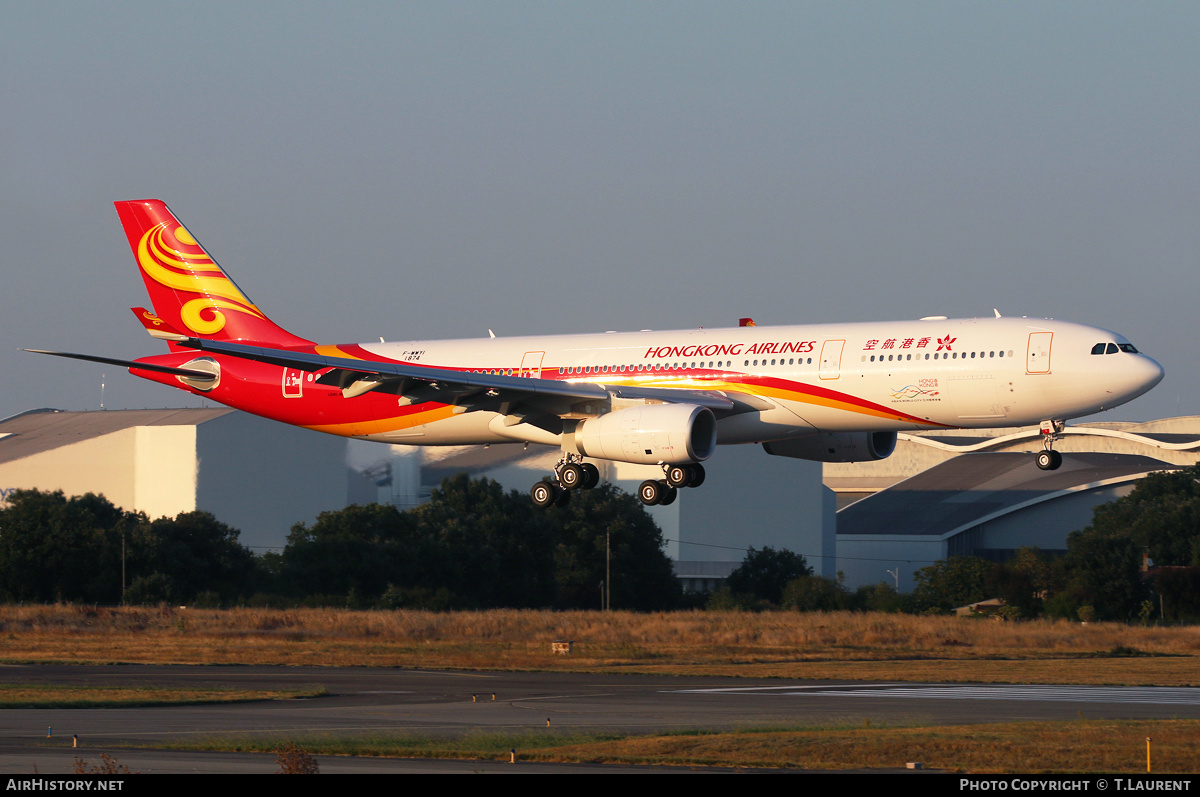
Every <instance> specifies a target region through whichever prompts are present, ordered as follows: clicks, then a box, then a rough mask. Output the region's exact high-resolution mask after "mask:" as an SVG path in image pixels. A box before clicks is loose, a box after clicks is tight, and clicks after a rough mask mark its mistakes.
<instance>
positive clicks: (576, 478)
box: [558, 462, 584, 490]
mask: <svg viewBox="0 0 1200 797" xmlns="http://www.w3.org/2000/svg"><path fill="white" fill-rule="evenodd" d="M583 480H584V475H583V468H581V467H579V466H578V465H576V464H575V463H574V462H569V463H567V464H566V465H563V466H562V468H560V469H559V471H558V483H559V484H561V485H562V488H563V489H564V490H574V489H577V488H578V487H580V486H581V485H582V484H583Z"/></svg>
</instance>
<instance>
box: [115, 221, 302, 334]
mask: <svg viewBox="0 0 1200 797" xmlns="http://www.w3.org/2000/svg"><path fill="white" fill-rule="evenodd" d="M114 204H115V205H116V207H117V215H118V216H120V217H121V224H122V225H123V226H124V227H125V235H126V236H127V237H128V238H129V247H130V248H131V249H132V250H133V256H134V259H135V260H136V261H137V264H138V269H139V270H140V271H141V272H142V279H143V280H145V282H146V290H147V291H148V292H149V293H150V301H151V303H152V304H153V305H154V311H155V313H156V314H157V315H158V316H159V317H160V318H161V319H162V320H163V321H165V322H166V323H167V324H169V325H170V326H172V327H174V328H175V329H178V330H179V331H180V332H183V333H184V334H187V335H194V336H196V337H199V338H208V339H212V340H236V341H247V342H254V343H264V344H268V345H270V346H307V345H311V343H312V342H311V341H308V340H305V339H304V338H299V337H296V336H295V335H293V334H291V333H290V332H288V331H286V330H284V329H283V328H282V327H279V326H276V325H275V324H274V323H273V322H272V321H271V320H270V319H269V318H267V317H266V316H265V315H264V314H263V312H262V311H261V310H259V309H258V308H257V307H255V306H254V303H253V302H251V301H250V300H249V299H248V298H246V295H245V294H244V293H242V291H241V289H240V288H238V286H237V285H235V284H234V282H233V280H231V279H229V277H228V276H226V275H225V272H223V271H222V270H221V267H220V266H218V265H217V263H216V261H214V260H213V259H212V257H210V256H209V254H208V252H206V251H204V247H202V246H200V244H199V243H197V241H196V239H195V238H193V237H192V235H191V233H189V232H188V231H187V229H186V228H185V227H184V226H183V225H182V224H180V223H179V220H178V219H176V218H175V216H174V214H172V213H171V211H170V210H169V209H168V208H167V206H166V205H165V204H163V203H162V202H160V201H159V200H157V199H135V200H131V201H126V202H116V203H114Z"/></svg>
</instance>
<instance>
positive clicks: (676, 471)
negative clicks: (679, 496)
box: [667, 465, 692, 488]
mask: <svg viewBox="0 0 1200 797" xmlns="http://www.w3.org/2000/svg"><path fill="white" fill-rule="evenodd" d="M691 480H692V469H691V466H690V465H672V466H671V467H669V468H667V484H669V485H670V486H672V487H675V488H679V487H687V486H688V483H689V482H690V481H691Z"/></svg>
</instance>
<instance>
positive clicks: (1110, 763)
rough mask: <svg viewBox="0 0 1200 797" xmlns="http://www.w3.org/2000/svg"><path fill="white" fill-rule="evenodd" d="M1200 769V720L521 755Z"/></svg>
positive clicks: (681, 741)
mask: <svg viewBox="0 0 1200 797" xmlns="http://www.w3.org/2000/svg"><path fill="white" fill-rule="evenodd" d="M1147 736H1149V737H1152V739H1153V742H1152V746H1153V753H1152V761H1153V770H1154V772H1155V773H1157V774H1163V773H1194V772H1200V721H1195V720H1170V721H1131V722H1117V721H1087V722H1059V723H1050V722H1027V723H1006V724H998V725H971V726H945V727H939V728H862V729H814V730H801V731H774V732H764V733H753V732H749V733H747V732H742V733H718V734H700V735H689V736H679V735H661V736H650V737H629V738H626V739H620V740H615V741H605V742H593V743H588V744H582V745H570V746H563V747H557V748H555V747H550V748H544V749H542V750H538V751H536V752H531V753H527V754H524V755H523V758H527V759H537V760H549V761H556V760H557V761H564V760H565V761H579V760H583V761H598V762H613V763H617V762H624V763H630V764H651V763H653V764H704V765H709V766H723V765H724V766H759V767H800V768H804V769H857V768H864V767H897V768H899V767H904V766H905V764H907V763H908V762H910V761H918V762H921V763H922V764H923V765H924V766H926V767H927V768H931V769H939V770H949V771H954V772H972V773H987V772H1023V773H1039V772H1112V773H1121V772H1126V773H1144V772H1145V771H1146V737H1147Z"/></svg>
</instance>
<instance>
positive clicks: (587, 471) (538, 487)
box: [529, 454, 600, 508]
mask: <svg viewBox="0 0 1200 797" xmlns="http://www.w3.org/2000/svg"><path fill="white" fill-rule="evenodd" d="M554 475H555V479H554V481H550V480H549V479H543V480H542V481H540V482H538V483H537V484H535V485H533V489H531V490H530V491H529V497H530V498H532V499H533V503H534V506H539V507H542V508H545V507H548V506H551V505H554V506H566V505H567V504H568V503H570V501H571V491H572V490H590V489H592V488H593V487H595V486H596V485H597V484H599V483H600V469H599V468H597V467H596V466H595V465H593V464H592V463H590V462H584V461H583V457H581V456H579V455H578V454H567V455H566V456H564V457H563V458H562V459H560V460H559V461H558V464H557V465H555V466H554Z"/></svg>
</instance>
